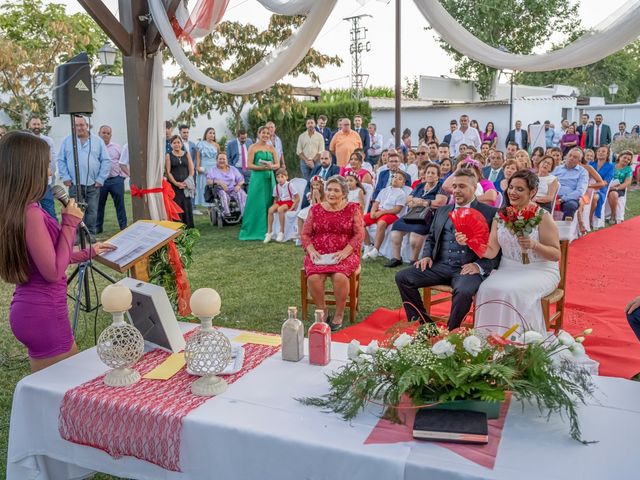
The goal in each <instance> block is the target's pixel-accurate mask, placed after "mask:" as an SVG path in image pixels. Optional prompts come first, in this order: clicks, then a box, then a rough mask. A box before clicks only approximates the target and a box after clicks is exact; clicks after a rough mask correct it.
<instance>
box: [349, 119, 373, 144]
mask: <svg viewBox="0 0 640 480" xmlns="http://www.w3.org/2000/svg"><path fill="white" fill-rule="evenodd" d="M353 129H354V130H355V131H356V133H357V134H358V135H360V141H361V142H362V150H364V153H365V154H366V153H367V152H368V151H369V148H370V147H371V139H370V137H369V131H368V130H367V129H366V128H364V127H363V126H362V115H356V116H355V117H353Z"/></svg>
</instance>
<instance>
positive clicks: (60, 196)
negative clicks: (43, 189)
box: [51, 185, 91, 236]
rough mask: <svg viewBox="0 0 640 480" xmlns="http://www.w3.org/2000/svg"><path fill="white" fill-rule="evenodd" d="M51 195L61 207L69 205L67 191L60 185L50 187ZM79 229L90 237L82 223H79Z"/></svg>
mask: <svg viewBox="0 0 640 480" xmlns="http://www.w3.org/2000/svg"><path fill="white" fill-rule="evenodd" d="M51 193H52V194H53V196H54V197H55V199H56V200H58V201H59V202H60V203H61V204H62V206H63V207H66V206H67V204H68V203H69V195H67V191H66V190H65V189H64V188H62V187H61V186H60V185H54V186H53V187H51ZM80 228H81V229H82V230H84V232H85V233H86V234H87V235H89V236H91V234H90V233H89V229H88V228H87V226H86V225H85V224H84V222H80Z"/></svg>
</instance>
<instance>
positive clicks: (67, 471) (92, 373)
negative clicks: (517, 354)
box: [7, 330, 640, 480]
mask: <svg viewBox="0 0 640 480" xmlns="http://www.w3.org/2000/svg"><path fill="white" fill-rule="evenodd" d="M224 332H225V333H226V334H227V335H228V336H229V337H230V338H233V337H234V336H235V335H236V334H237V333H238V332H237V331H234V330H224ZM332 348H333V350H332V355H333V357H334V360H333V361H332V362H331V363H330V364H329V365H328V366H326V367H317V366H312V365H309V363H308V361H307V358H306V357H305V359H303V360H302V361H301V362H298V363H291V362H284V361H282V360H281V358H280V355H279V354H276V355H275V356H273V357H271V358H269V359H267V360H266V361H264V362H263V363H262V364H261V365H260V366H258V367H257V368H256V369H254V370H252V371H251V372H249V373H248V374H246V375H245V376H244V377H242V378H241V379H240V380H238V381H237V382H235V383H234V384H232V385H231V386H230V387H229V389H228V390H227V392H225V393H224V394H222V395H220V396H218V397H215V398H212V399H211V400H209V401H207V402H206V403H205V404H204V405H202V406H201V407H199V408H197V409H196V410H194V411H193V412H191V413H190V414H189V415H187V417H186V418H185V419H184V423H183V430H182V437H181V457H180V464H181V469H182V472H169V471H166V470H163V469H162V468H160V467H158V466H156V465H153V464H150V463H148V462H145V461H142V460H138V459H136V458H131V457H125V458H121V459H118V460H116V459H113V458H111V457H110V456H109V455H108V454H107V453H105V452H103V451H101V450H97V449H94V448H90V447H85V446H81V445H76V444H73V443H70V442H68V441H66V440H63V439H62V438H61V437H60V435H59V433H58V413H59V409H60V403H61V401H62V398H63V396H64V394H65V392H66V391H67V390H69V389H71V388H73V387H75V386H77V385H80V384H81V383H83V382H85V381H88V380H91V379H93V378H95V377H97V376H98V375H100V374H102V373H104V372H105V371H106V367H105V366H104V365H103V364H102V363H101V362H100V360H99V359H98V357H97V355H96V351H95V349H90V350H86V351H84V352H82V353H80V354H78V355H76V356H74V357H73V358H70V359H67V360H65V361H63V362H60V363H59V364H57V365H54V366H52V367H50V368H48V369H46V370H44V371H41V372H38V373H36V374H33V375H30V376H28V377H26V378H24V379H23V380H22V381H20V382H19V383H18V385H17V387H16V392H15V396H14V399H13V409H12V412H11V426H10V433H9V451H8V465H7V479H10V480H22V479H25V480H26V479H31V480H33V479H38V480H63V479H80V478H84V477H85V476H87V475H88V474H90V473H91V471H100V472H106V473H110V474H113V475H117V476H120V477H125V478H132V479H134V478H135V479H148V480H162V479H167V480H178V479H180V480H186V479H193V480H206V479H212V480H213V479H215V480H226V479H234V480H235V479H243V480H250V479H260V480H265V479H266V480H269V479H276V478H278V479H282V480H289V479H290V480H300V479H327V480H329V479H336V480H338V479H349V480H358V479H363V480H372V479H376V480H377V479H384V480H387V479H429V480H441V479H463V478H464V479H480V478H489V479H505V480H506V479H509V480H511V479H515V478H518V479H520V480H522V479H536V480H539V479H545V480H554V479H558V480H560V479H562V480H566V479H568V478H579V479H580V480H587V479H594V480H605V479H613V478H615V479H616V480H623V479H637V478H639V475H640V473H639V471H640V467H639V465H640V462H639V461H638V456H637V453H638V448H637V446H638V440H637V439H638V432H640V401H638V400H639V399H640V383H638V382H632V381H628V380H623V379H618V378H605V377H596V378H595V382H596V384H597V385H598V387H599V389H600V391H599V392H598V394H597V401H594V402H591V404H590V405H588V406H587V407H584V408H581V409H580V418H581V423H582V429H583V435H584V438H585V439H590V440H598V441H599V443H597V444H594V445H589V446H584V445H582V444H580V443H578V442H575V441H574V440H572V439H571V438H570V437H569V434H568V424H567V423H565V422H564V421H563V420H561V419H560V418H559V417H557V416H554V417H552V418H551V421H550V422H547V421H546V417H545V416H541V415H540V413H538V411H537V408H535V407H533V406H528V407H526V408H525V410H524V411H523V409H522V405H521V404H520V403H519V402H515V401H514V402H512V403H511V406H510V409H509V413H508V415H507V419H506V423H505V426H504V430H503V434H502V441H501V443H500V447H499V450H498V456H497V460H496V463H495V467H494V469H493V470H491V469H487V468H485V467H482V466H480V465H478V464H475V463H473V462H472V461H470V460H467V459H466V458H464V457H461V456H459V455H457V454H456V453H454V452H452V451H450V450H448V449H445V448H442V447H441V446H439V445H436V444H431V443H428V442H406V443H397V444H378V445H365V444H364V441H365V439H366V438H367V436H368V435H369V433H370V432H371V430H372V428H373V427H374V426H375V425H376V423H377V421H378V416H377V415H379V414H380V410H379V409H378V408H377V407H372V408H371V410H370V411H366V412H363V413H362V414H360V415H359V416H358V417H357V418H356V419H354V420H353V421H352V422H349V423H348V422H344V421H342V420H341V419H340V418H339V417H338V416H336V415H334V414H333V413H324V412H322V411H320V410H319V409H317V408H314V407H307V406H304V405H302V404H300V403H299V402H297V401H296V400H295V398H299V397H305V396H317V395H321V394H324V393H326V392H327V388H328V387H327V381H326V377H325V373H328V372H330V371H331V370H333V369H335V368H336V367H338V366H339V365H341V364H342V363H343V362H344V361H345V359H346V345H344V344H338V343H335V344H333V346H332Z"/></svg>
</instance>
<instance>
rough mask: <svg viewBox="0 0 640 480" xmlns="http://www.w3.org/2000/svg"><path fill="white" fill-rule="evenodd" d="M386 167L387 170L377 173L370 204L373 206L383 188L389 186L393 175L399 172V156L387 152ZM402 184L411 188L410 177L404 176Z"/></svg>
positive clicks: (393, 152) (394, 152)
mask: <svg viewBox="0 0 640 480" xmlns="http://www.w3.org/2000/svg"><path fill="white" fill-rule="evenodd" d="M387 167H388V168H387V169H386V170H383V171H381V172H378V181H377V182H376V188H374V190H373V195H372V196H371V204H373V202H374V201H375V199H376V198H377V197H378V194H379V193H380V192H381V191H382V189H383V188H386V187H388V186H389V185H391V179H392V177H393V174H394V173H395V172H397V171H399V170H400V154H399V153H398V152H396V151H395V150H392V151H391V152H389V157H388V158H387ZM404 184H405V185H406V186H407V187H410V186H411V177H410V176H409V175H405V182H404Z"/></svg>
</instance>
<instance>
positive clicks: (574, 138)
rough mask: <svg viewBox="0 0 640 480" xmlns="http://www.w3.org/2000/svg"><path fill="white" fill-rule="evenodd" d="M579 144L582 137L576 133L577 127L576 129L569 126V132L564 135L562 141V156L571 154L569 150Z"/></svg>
mask: <svg viewBox="0 0 640 480" xmlns="http://www.w3.org/2000/svg"><path fill="white" fill-rule="evenodd" d="M579 142H580V135H578V134H577V133H576V127H574V126H573V125H569V127H568V128H567V131H566V132H565V134H564V135H562V138H561V139H560V150H561V151H562V155H566V154H567V153H569V150H571V149H572V148H574V147H577V146H579V145H578V143H579Z"/></svg>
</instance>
